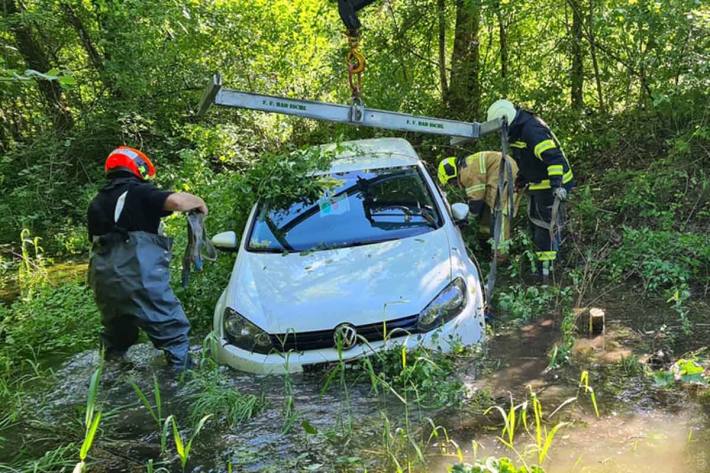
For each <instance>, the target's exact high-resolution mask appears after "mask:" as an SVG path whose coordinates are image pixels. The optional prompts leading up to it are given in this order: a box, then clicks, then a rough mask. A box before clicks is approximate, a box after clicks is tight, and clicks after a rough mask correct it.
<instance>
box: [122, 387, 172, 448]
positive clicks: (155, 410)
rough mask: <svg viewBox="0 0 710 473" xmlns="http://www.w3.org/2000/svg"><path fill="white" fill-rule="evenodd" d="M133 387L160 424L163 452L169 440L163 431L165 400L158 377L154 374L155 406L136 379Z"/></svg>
mask: <svg viewBox="0 0 710 473" xmlns="http://www.w3.org/2000/svg"><path fill="white" fill-rule="evenodd" d="M130 383H131V387H133V390H134V391H135V392H136V395H137V396H138V399H140V401H141V404H143V407H145V409H146V410H147V411H148V413H149V414H150V416H151V417H152V418H153V421H155V424H156V425H157V426H158V432H161V435H160V453H161V454H163V453H165V451H166V450H167V449H168V446H167V444H168V441H167V436H166V435H164V434H163V433H162V431H163V401H162V396H161V395H160V384H158V378H157V377H156V376H155V374H154V375H153V403H154V404H155V407H153V404H151V402H150V401H149V400H148V396H146V395H145V393H144V392H143V391H142V390H141V388H140V387H139V386H138V384H136V382H135V381H131V382H130Z"/></svg>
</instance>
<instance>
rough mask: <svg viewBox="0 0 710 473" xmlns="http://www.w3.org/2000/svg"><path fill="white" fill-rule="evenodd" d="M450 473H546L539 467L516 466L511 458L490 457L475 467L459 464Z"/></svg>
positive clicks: (451, 468) (474, 465)
mask: <svg viewBox="0 0 710 473" xmlns="http://www.w3.org/2000/svg"><path fill="white" fill-rule="evenodd" d="M449 473H545V470H543V469H542V468H541V467H539V466H532V467H528V466H525V465H523V466H520V467H518V466H516V465H515V464H514V463H513V461H512V460H511V459H509V458H505V457H502V458H494V457H490V458H487V459H485V460H483V461H479V462H476V463H475V464H473V465H468V464H464V463H459V464H457V465H453V466H451V467H450V468H449Z"/></svg>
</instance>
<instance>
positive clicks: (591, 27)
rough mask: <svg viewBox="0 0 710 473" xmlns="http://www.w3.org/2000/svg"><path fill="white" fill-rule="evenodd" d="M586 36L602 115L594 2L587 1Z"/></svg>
mask: <svg viewBox="0 0 710 473" xmlns="http://www.w3.org/2000/svg"><path fill="white" fill-rule="evenodd" d="M587 23H588V32H589V34H588V36H589V38H588V39H589V52H590V54H591V56H592V67H593V68H594V82H596V85H597V100H598V101H599V110H600V111H601V112H602V113H604V112H605V111H606V110H605V108H604V94H603V93H602V79H601V76H600V75H599V61H598V60H597V46H596V40H595V36H594V0H589V21H588V22H587Z"/></svg>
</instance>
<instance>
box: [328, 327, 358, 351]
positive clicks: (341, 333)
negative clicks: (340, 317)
mask: <svg viewBox="0 0 710 473" xmlns="http://www.w3.org/2000/svg"><path fill="white" fill-rule="evenodd" d="M333 343H334V344H335V347H336V348H337V347H338V345H339V343H342V347H343V350H349V349H351V348H352V347H354V346H355V345H356V344H357V330H356V329H355V327H353V326H352V325H350V324H340V325H338V326H337V327H335V330H334V331H333Z"/></svg>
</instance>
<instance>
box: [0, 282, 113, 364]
mask: <svg viewBox="0 0 710 473" xmlns="http://www.w3.org/2000/svg"><path fill="white" fill-rule="evenodd" d="M99 330H100V322H99V313H98V310H97V309H96V304H95V303H94V300H93V297H92V293H91V289H89V288H87V287H86V286H85V285H83V284H80V283H76V282H72V283H66V284H63V285H61V286H58V287H52V286H44V287H40V288H37V290H36V291H35V292H34V293H33V297H32V298H31V299H27V298H26V299H18V300H17V301H16V302H14V303H13V304H12V305H10V306H9V307H2V306H0V339H2V341H3V343H2V348H0V357H2V358H5V359H6V360H10V361H12V360H14V361H19V360H22V359H24V358H28V357H39V358H45V357H47V356H48V355H54V354H62V355H66V354H72V353H76V352H79V351H81V350H85V349H87V348H90V347H94V346H96V345H97V337H98V333H99Z"/></svg>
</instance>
